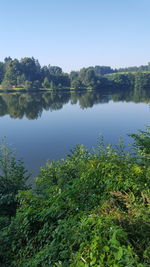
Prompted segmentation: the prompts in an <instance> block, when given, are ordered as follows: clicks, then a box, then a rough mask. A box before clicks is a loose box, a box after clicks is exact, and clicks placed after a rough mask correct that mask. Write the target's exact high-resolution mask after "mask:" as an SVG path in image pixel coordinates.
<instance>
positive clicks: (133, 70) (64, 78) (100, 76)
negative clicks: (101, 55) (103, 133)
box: [0, 57, 150, 91]
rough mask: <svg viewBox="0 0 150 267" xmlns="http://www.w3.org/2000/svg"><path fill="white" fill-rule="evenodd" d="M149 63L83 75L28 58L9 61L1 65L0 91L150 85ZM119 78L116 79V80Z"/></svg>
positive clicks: (88, 70)
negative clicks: (42, 64)
mask: <svg viewBox="0 0 150 267" xmlns="http://www.w3.org/2000/svg"><path fill="white" fill-rule="evenodd" d="M149 72H150V63H148V65H145V66H140V67H129V68H120V69H113V68H111V67H109V66H95V67H88V68H82V69H81V70H80V71H71V72H70V73H69V74H68V73H64V72H63V70H62V69H61V68H60V67H58V66H51V65H48V66H43V67H42V66H41V65H40V63H39V61H38V60H36V59H34V58H33V57H32V58H29V57H25V58H22V59H21V60H18V59H12V58H11V57H6V58H5V59H4V62H0V88H1V89H2V90H10V89H24V90H29V91H33V90H37V89H42V88H43V89H51V90H57V89H62V88H73V89H76V90H78V89H82V88H90V89H93V88H94V89H102V88H106V87H107V88H108V87H117V86H118V85H119V86H123V87H125V86H130V87H131V86H134V87H137V86H139V85H140V86H141V84H142V85H143V84H144V86H145V87H147V86H149V84H150V74H149ZM116 75H117V76H116Z"/></svg>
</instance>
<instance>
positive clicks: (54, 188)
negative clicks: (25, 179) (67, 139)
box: [0, 133, 150, 267]
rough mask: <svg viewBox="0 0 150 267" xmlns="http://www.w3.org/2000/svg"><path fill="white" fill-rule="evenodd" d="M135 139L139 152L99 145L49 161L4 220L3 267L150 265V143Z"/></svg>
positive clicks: (1, 241) (2, 239)
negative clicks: (149, 160)
mask: <svg viewBox="0 0 150 267" xmlns="http://www.w3.org/2000/svg"><path fill="white" fill-rule="evenodd" d="M134 138H135V145H136V148H137V149H138V150H137V152H138V153H136V154H135V153H132V151H131V152H124V150H123V148H122V145H120V147H119V148H118V149H112V148H111V147H110V146H106V147H105V146H104V145H103V143H102V142H99V145H98V147H97V149H96V150H95V152H94V153H89V152H88V151H87V150H86V149H84V147H83V146H76V147H75V148H74V149H73V150H72V151H71V152H70V154H68V155H67V157H66V159H62V160H60V161H57V162H54V161H52V162H47V164H46V166H45V168H41V170H40V174H39V176H38V177H37V179H36V190H35V191H33V190H25V191H20V192H19V194H18V196H17V199H18V201H19V203H20V204H19V207H18V209H17V213H16V216H15V217H14V218H13V219H12V220H11V223H10V224H9V223H7V222H6V225H5V231H3V235H2V238H1V239H0V243H1V245H0V247H1V254H0V255H3V256H5V266H7V264H8V266H18V267H19V266H20V267H24V266H33V267H34V266H64V267H65V266H72V267H73V266H94V267H96V266H108V267H109V266H113V267H115V266H127V265H129V266H139V267H140V266H143V267H144V266H149V265H150V246H149V244H150V206H149V204H150V180H149V174H150V169H149V165H148V164H145V159H146V158H147V157H148V153H147V151H149V145H150V138H149V137H148V136H147V135H146V134H144V133H142V137H141V135H140V134H139V135H135V136H134ZM141 138H142V140H143V139H144V142H142V146H141V143H140V142H141ZM139 149H140V150H139ZM142 151H144V152H143V153H141V152H142ZM145 151H146V153H145ZM139 152H140V153H139ZM2 220H3V218H2V219H1V221H2ZM1 221H0V223H1ZM3 259H4V258H3Z"/></svg>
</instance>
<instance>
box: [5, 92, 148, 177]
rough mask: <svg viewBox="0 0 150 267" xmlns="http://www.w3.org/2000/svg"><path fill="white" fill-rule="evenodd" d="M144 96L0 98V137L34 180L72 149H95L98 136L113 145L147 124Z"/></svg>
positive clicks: (46, 94)
mask: <svg viewBox="0 0 150 267" xmlns="http://www.w3.org/2000/svg"><path fill="white" fill-rule="evenodd" d="M149 102H150V93H147V92H146V91H141V90H139V91H129V90H124V91H120V92H114V93H112V92H82V93H81V92H80V93H79V92H78V93H61V92H59V93H52V92H44V93H32V94H31V93H30V94H27V93H22V94H11V93H10V94H1V95H0V136H1V138H2V137H4V136H6V137H7V141H8V143H9V144H11V146H13V147H15V148H16V150H17V156H18V157H22V158H23V159H24V162H25V165H26V167H27V168H28V170H29V171H31V172H32V173H33V174H34V175H36V174H37V172H38V169H39V167H40V166H41V165H43V166H44V164H45V162H46V160H47V159H55V160H56V159H59V158H61V157H64V156H65V154H66V153H67V152H68V151H69V150H70V149H71V148H73V146H74V145H75V144H84V145H85V147H89V148H91V147H93V146H95V145H96V143H97V141H98V137H99V135H100V134H103V135H104V140H105V142H106V143H111V144H116V143H117V140H118V138H119V137H120V136H121V137H122V139H123V140H124V142H125V144H128V143H129V142H130V141H131V140H130V138H129V137H128V136H127V134H128V133H133V132H135V131H137V129H144V128H145V127H146V126H147V125H150V108H149Z"/></svg>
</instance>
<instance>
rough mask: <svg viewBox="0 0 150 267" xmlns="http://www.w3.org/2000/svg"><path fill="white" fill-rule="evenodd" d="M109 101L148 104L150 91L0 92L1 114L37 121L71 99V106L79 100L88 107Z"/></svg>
mask: <svg viewBox="0 0 150 267" xmlns="http://www.w3.org/2000/svg"><path fill="white" fill-rule="evenodd" d="M110 100H113V101H114V102H119V101H126V102H129V101H132V102H134V103H139V102H146V103H147V102H150V90H142V89H134V90H131V89H126V90H125V89H124V90H117V91H116V90H113V91H111V90H101V91H76V92H73V91H72V92H69V91H68V92H62V91H59V92H58V91H57V92H53V91H47V92H38V93H37V92H34V93H5V94H1V95H0V116H4V115H6V114H9V115H10V117H11V118H20V119H22V118H23V117H26V118H28V119H29V120H34V119H37V118H38V117H40V116H41V114H42V112H43V110H49V111H53V110H59V109H62V108H63V106H64V105H65V104H66V103H68V102H70V103H71V104H72V105H74V104H77V103H78V104H79V106H80V108H81V109H85V108H91V107H93V105H95V104H99V103H108V102H109V101H110Z"/></svg>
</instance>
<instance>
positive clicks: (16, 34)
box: [0, 0, 150, 72]
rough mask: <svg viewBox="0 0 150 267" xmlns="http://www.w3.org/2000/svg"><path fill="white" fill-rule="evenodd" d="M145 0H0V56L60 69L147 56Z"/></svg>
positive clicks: (149, 29) (149, 34) (149, 21)
mask: <svg viewBox="0 0 150 267" xmlns="http://www.w3.org/2000/svg"><path fill="white" fill-rule="evenodd" d="M149 13H150V0H0V61H3V59H4V58H5V57H6V56H11V57H12V58H18V59H20V58H22V57H25V56H29V57H31V56H33V57H35V58H37V59H39V62H40V63H41V65H47V64H51V65H58V66H60V67H62V68H63V70H64V71H67V72H68V71H70V70H73V69H74V70H78V69H80V68H81V67H83V66H85V67H86V66H91V65H93V66H95V65H109V66H112V67H124V66H133V65H142V64H143V65H144V64H147V62H149V61H150V15H149Z"/></svg>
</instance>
